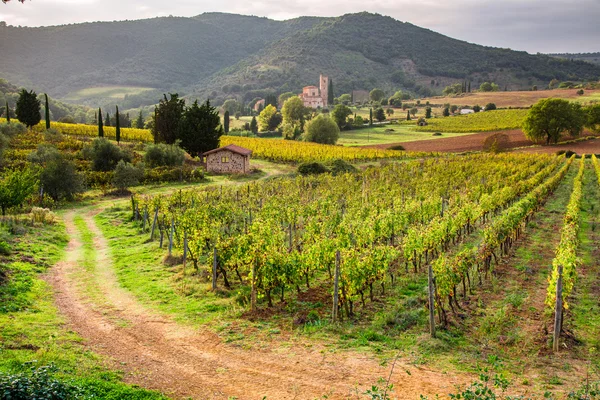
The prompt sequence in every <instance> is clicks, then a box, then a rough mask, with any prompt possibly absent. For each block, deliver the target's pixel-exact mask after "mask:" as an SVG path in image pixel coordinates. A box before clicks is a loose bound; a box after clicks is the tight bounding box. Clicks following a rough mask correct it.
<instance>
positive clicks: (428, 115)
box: [425, 107, 431, 118]
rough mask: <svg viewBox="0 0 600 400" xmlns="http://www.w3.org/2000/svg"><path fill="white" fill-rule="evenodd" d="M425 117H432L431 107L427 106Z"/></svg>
mask: <svg viewBox="0 0 600 400" xmlns="http://www.w3.org/2000/svg"><path fill="white" fill-rule="evenodd" d="M425 118H431V107H425Z"/></svg>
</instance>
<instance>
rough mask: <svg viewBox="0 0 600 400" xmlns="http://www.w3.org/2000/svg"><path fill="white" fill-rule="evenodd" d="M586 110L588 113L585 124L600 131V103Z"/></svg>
mask: <svg viewBox="0 0 600 400" xmlns="http://www.w3.org/2000/svg"><path fill="white" fill-rule="evenodd" d="M585 112H586V114H587V121H586V123H585V126H587V127H588V128H590V129H591V130H593V131H594V132H600V104H594V105H592V106H589V107H588V108H586V110H585Z"/></svg>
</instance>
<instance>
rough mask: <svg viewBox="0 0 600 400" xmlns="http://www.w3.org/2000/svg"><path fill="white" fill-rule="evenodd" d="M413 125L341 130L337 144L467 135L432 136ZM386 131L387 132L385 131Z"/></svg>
mask: <svg viewBox="0 0 600 400" xmlns="http://www.w3.org/2000/svg"><path fill="white" fill-rule="evenodd" d="M415 128H416V126H414V125H399V124H391V125H384V126H374V127H372V128H368V129H357V130H352V131H342V132H341V133H340V138H339V140H338V144H341V145H344V146H368V145H377V144H388V143H404V142H413V141H417V140H435V139H439V138H447V137H454V136H464V135H468V134H469V133H468V132H463V133H444V134H443V135H442V136H433V135H432V133H431V132H417V131H416V130H415ZM390 130H393V132H390ZM386 131H387V132H386Z"/></svg>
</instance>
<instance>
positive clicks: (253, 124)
mask: <svg viewBox="0 0 600 400" xmlns="http://www.w3.org/2000/svg"><path fill="white" fill-rule="evenodd" d="M250 131H251V132H252V133H254V134H256V133H258V122H256V117H254V116H253V117H252V121H251V122H250Z"/></svg>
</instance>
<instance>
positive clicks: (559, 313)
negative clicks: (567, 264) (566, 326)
mask: <svg viewBox="0 0 600 400" xmlns="http://www.w3.org/2000/svg"><path fill="white" fill-rule="evenodd" d="M562 273H563V266H562V265H559V266H558V280H557V281H556V304H555V306H554V310H555V311H554V335H553V336H552V350H553V351H554V352H555V353H556V352H558V344H559V343H558V342H559V339H560V331H561V328H562V317H563V300H562V291H563V282H562Z"/></svg>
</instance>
